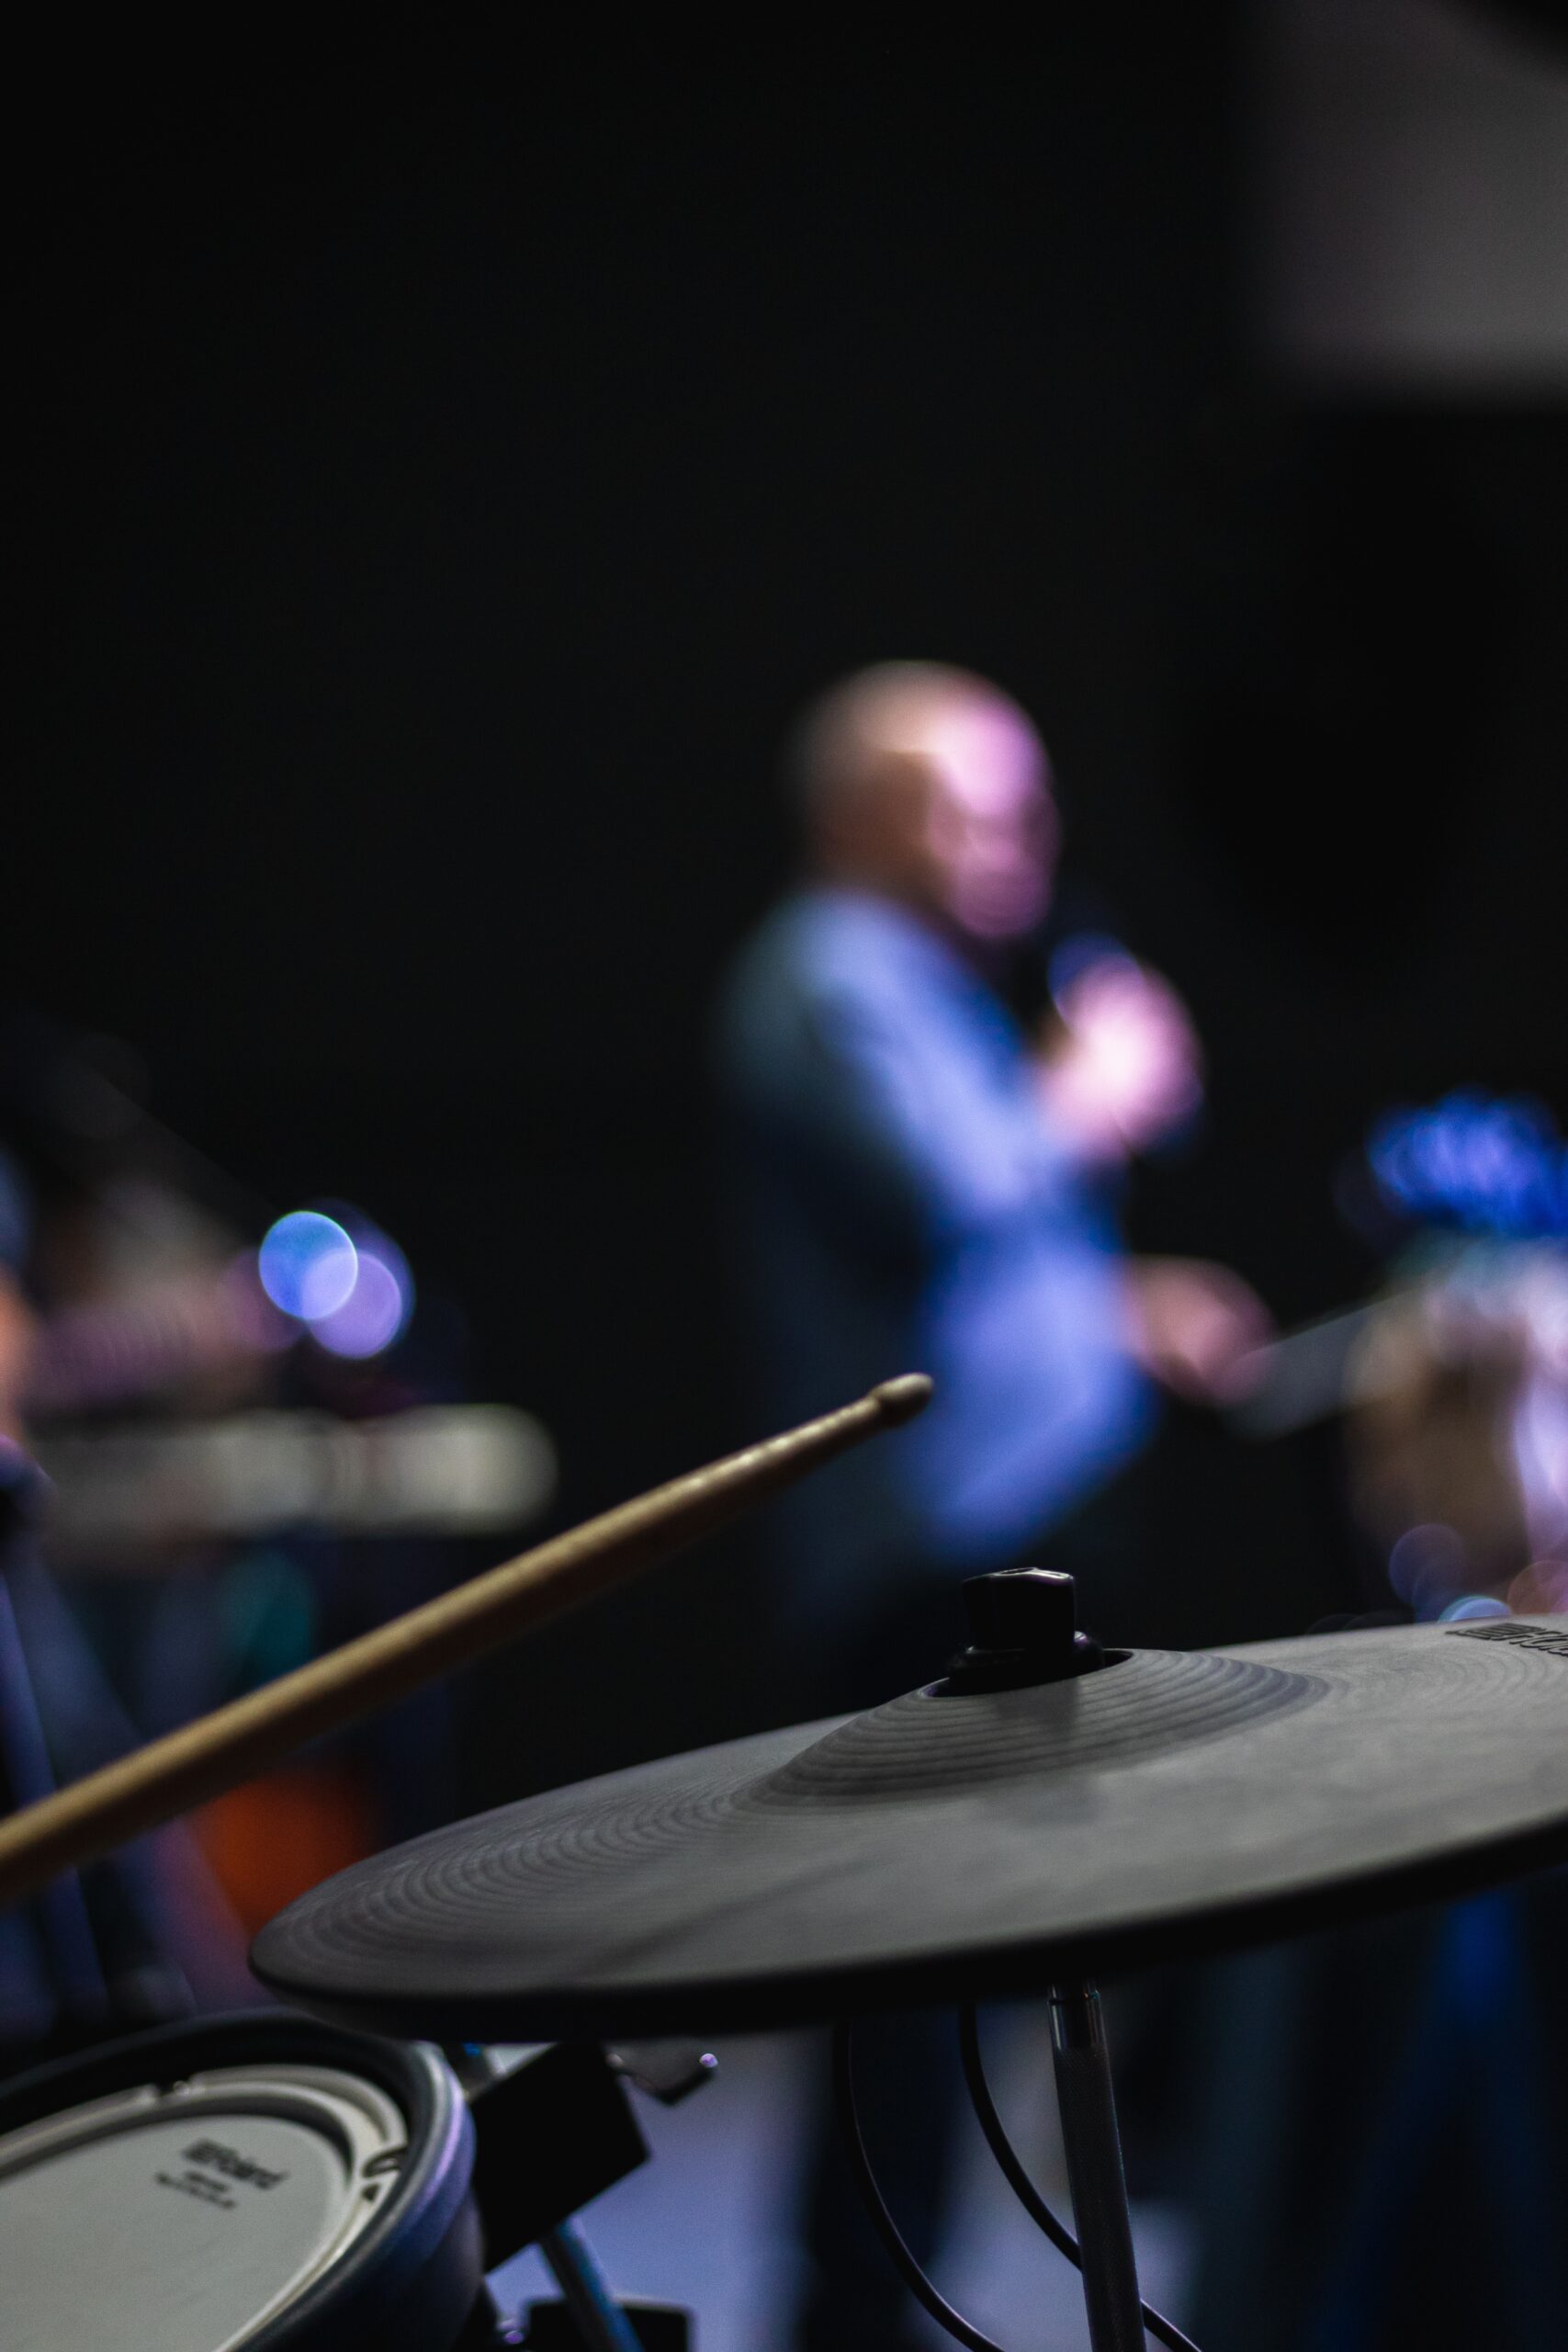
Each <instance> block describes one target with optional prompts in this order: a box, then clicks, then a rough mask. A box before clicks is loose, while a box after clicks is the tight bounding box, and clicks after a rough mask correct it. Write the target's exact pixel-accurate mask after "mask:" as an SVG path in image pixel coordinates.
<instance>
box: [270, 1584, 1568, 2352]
mask: <svg viewBox="0 0 1568 2352" xmlns="http://www.w3.org/2000/svg"><path fill="white" fill-rule="evenodd" d="M1070 1593H1071V1588H1070V1585H1068V1584H1067V1583H1066V1579H1062V1580H1058V1579H1056V1578H1055V1577H1048V1576H1045V1575H1043V1574H1042V1573H1040V1572H1034V1573H1033V1574H1032V1575H1030V1574H1024V1575H1020V1574H1016V1573H1015V1574H1012V1575H1009V1576H1005V1577H996V1578H985V1579H979V1580H975V1581H974V1582H973V1583H972V1586H971V1587H970V1588H966V1591H965V1599H966V1602H967V1604H968V1608H969V1613H970V1632H971V1637H972V1638H971V1642H970V1645H969V1648H968V1650H967V1651H966V1652H964V1653H963V1654H962V1655H961V1657H960V1658H959V1659H958V1660H956V1661H955V1662H954V1665H953V1668H951V1669H950V1671H949V1672H948V1673H947V1674H946V1675H944V1676H939V1678H938V1679H936V1680H934V1681H933V1682H931V1683H929V1684H927V1685H925V1686H924V1687H923V1688H922V1689H920V1690H918V1691H909V1692H908V1693H906V1694H905V1695H904V1696H903V1697H901V1698H896V1699H893V1700H890V1701H889V1702H887V1703H886V1704H885V1705H883V1706H880V1707H876V1708H874V1709H872V1710H871V1711H870V1713H866V1714H863V1715H858V1716H850V1717H845V1718H836V1719H831V1720H829V1721H828V1722H825V1723H817V1724H803V1725H798V1726H796V1727H795V1728H794V1729H792V1730H788V1731H781V1732H765V1733H762V1734H760V1735H757V1736H753V1737H750V1738H748V1739H741V1740H737V1741H731V1742H728V1743H727V1744H725V1745H723V1746H721V1747H714V1748H709V1749H705V1750H703V1751H700V1752H699V1753H697V1754H695V1755H691V1756H684V1757H673V1758H667V1759H665V1760H663V1761H662V1762H660V1763H654V1764H649V1765H643V1766H639V1767H637V1768H636V1769H635V1770H631V1771H626V1772H617V1773H613V1774H610V1775H607V1776H605V1777H604V1778H603V1779H600V1780H597V1781H589V1782H587V1783H585V1784H583V1785H582V1786H581V1787H580V1788H576V1789H567V1790H559V1791H556V1792H552V1793H550V1794H548V1795H545V1796H539V1797H533V1798H529V1799H526V1800H525V1801H524V1802H523V1803H521V1804H513V1805H508V1806H503V1807H502V1808H501V1809H500V1810H499V1811H497V1812H495V1813H491V1814H489V1815H484V1816H482V1817H481V1818H480V1819H479V1820H477V1821H472V1822H468V1823H457V1824H455V1825H453V1826H451V1827H449V1828H446V1829H443V1830H437V1831H434V1832H433V1833H431V1834H430V1835H428V1836H427V1837H425V1838H418V1839H415V1840H413V1841H412V1843H411V1844H409V1845H406V1846H403V1847H401V1848H399V1849H395V1850H394V1851H393V1852H391V1853H389V1854H385V1855H381V1856H379V1857H378V1858H376V1859H374V1860H370V1861H367V1862H363V1863H359V1864H357V1865H355V1867H354V1868H353V1869H351V1870H349V1871H345V1872H344V1873H343V1874H342V1875H341V1876H340V1877H339V1878H337V1879H335V1880H333V1881H330V1882H328V1883H327V1884H325V1885H324V1886H321V1887H318V1888H317V1889H315V1890H314V1891H313V1892H312V1893H311V1894H307V1895H305V1896H303V1897H301V1898H300V1900H299V1902H298V1903H296V1904H294V1905H292V1906H291V1907H290V1908H289V1909H288V1911H286V1912H284V1913H283V1914H281V1915H280V1917H278V1918H276V1919H275V1920H274V1921H273V1922H272V1923H271V1924H270V1926H268V1927H267V1928H265V1929H264V1930H263V1932H262V1934H261V1936H260V1937H259V1938H258V1939H257V1941H256V1944H255V1946H254V1951H253V1964H254V1967H255V1968H256V1970H257V1972H258V1973H259V1974H261V1975H262V1977H263V1978H264V1980H265V1981H266V1982H268V1983H269V1984H271V1985H273V1986H274V1987H275V1989H276V1990H278V1991H279V1992H281V1993H283V1994H285V1995H287V1996H288V1997H289V1998H291V1999H295V2000H299V2001H300V2002H301V2003H302V2004H304V2005H305V2006H306V2007H309V2008H310V2009H312V2010H314V2011H316V2012H317V2013H319V2014H321V2015H324V2016H329V2017H333V2018H342V2019H344V2020H345V2021H353V2020H358V2021H360V2022H374V2023H375V2024H377V2025H378V2026H379V2027H380V2028H382V2029H383V2030H395V2031H400V2032H405V2033H415V2032H422V2031H423V2032H426V2033H431V2032H435V2033H441V2034H444V2035H446V2036H447V2037H449V2038H454V2039H455V2038H457V2037H458V2036H466V2037H469V2038H474V2039H497V2040H500V2039H505V2038H507V2037H521V2036H523V2035H525V2034H530V2033H532V2034H543V2033H564V2034H567V2035H576V2036H582V2035H590V2034H592V2035H597V2036H609V2037H612V2038H614V2037H615V2036H617V2035H634V2036H635V2035H638V2034H660V2033H671V2034H672V2033H679V2032H682V2031H689V2030H692V2028H693V2027H694V2026H695V2025H696V2024H697V2023H698V2022H699V2020H700V2021H702V2022H704V2023H705V2024H707V2025H708V2026H710V2027H711V2028H712V2029H713V2030H718V2031H760V2030H770V2029H773V2028H781V2027H784V2026H795V2025H804V2024H809V2023H832V2022H834V2021H835V2020H838V2021H841V2020H843V2019H844V2018H852V2016H854V2015H856V2014H860V2013H864V2012H868V2011H874V2010H877V2009H881V2008H886V2007H897V2006H900V2005H904V2004H913V2003H919V2004H922V2005H924V2004H933V2003H939V2002H942V2001H952V2002H953V2003H955V2004H962V2005H968V2004H973V2003H974V2002H975V2001H976V2000H978V1999H984V1998H989V1997H996V1996H1010V1995H1013V1996H1017V1995H1022V1996H1028V1995H1030V1994H1035V1995H1038V1994H1041V1993H1044V1994H1045V1995H1046V1996H1047V1997H1048V1998H1049V2000H1050V2003H1051V2014H1052V2028H1053V2064H1054V2070H1055V2080H1056V2091H1057V2099H1058V2105H1059V2109H1060V2112H1061V2119H1062V2130H1063V2140H1064V2144H1065V2147H1066V2154H1067V2162H1068V2172H1069V2179H1070V2181H1071V2185H1072V2188H1073V2196H1074V2208H1075V2212H1076V2214H1077V2223H1078V2230H1079V2233H1080V2234H1079V2239H1078V2241H1077V2242H1076V2243H1075V2242H1074V2241H1073V2240H1072V2237H1071V2233H1069V2232H1067V2231H1066V2229H1065V2228H1064V2227H1063V2226H1062V2224H1061V2223H1060V2222H1056V2220H1055V2216H1054V2215H1051V2214H1050V2213H1049V2209H1048V2208H1046V2207H1044V2205H1043V2200H1042V2199H1040V2198H1039V2196H1038V2192H1037V2191H1035V2190H1034V2189H1033V2188H1032V2184H1031V2183H1029V2182H1028V2179H1027V2176H1026V2175H1024V2174H1023V2172H1022V2168H1021V2165H1018V2163H1017V2159H1016V2157H1015V2156H1013V2155H1012V2154H1011V2151H1010V2148H1009V2150H1008V2158H1009V2161H1008V2162H1004V2164H1003V2169H1004V2172H1005V2173H1006V2174H1007V2177H1008V2178H1009V2180H1010V2183H1011V2185H1012V2187H1013V2188H1014V2189H1015V2191H1016V2193H1018V2194H1019V2195H1020V2197H1021V2199H1022V2201H1023V2202H1024V2204H1025V2206H1026V2208H1027V2209H1028V2210H1029V2211H1031V2212H1032V2214H1033V2215H1034V2218H1035V2219H1036V2220H1037V2221H1038V2222H1040V2223H1041V2226H1042V2227H1043V2228H1045V2229H1046V2233H1047V2234H1048V2235H1052V2236H1054V2237H1055V2242H1056V2243H1057V2244H1058V2245H1062V2246H1063V2248H1064V2250H1065V2251H1069V2252H1071V2253H1073V2254H1074V2255H1076V2256H1077V2258H1078V2259H1079V2260H1080V2264H1081V2267H1082V2270H1083V2274H1084V2287H1085V2299H1086V2306H1087V2309H1088V2312H1089V2329H1090V2340H1091V2343H1092V2344H1093V2346H1094V2347H1095V2352H1132V2348H1133V2347H1141V2346H1143V2344H1144V2341H1145V2329H1147V2330H1148V2331H1149V2332H1151V2333H1153V2334H1155V2335H1157V2336H1158V2337H1159V2338H1160V2340H1162V2341H1163V2342H1165V2343H1166V2344H1168V2345H1174V2346H1182V2345H1184V2344H1185V2343H1186V2341H1187V2339H1185V2338H1184V2337H1183V2336H1182V2335H1181V2334H1180V2332H1179V2330H1178V2329H1176V2328H1174V2327H1173V2326H1172V2325H1171V2324H1170V2323H1168V2322H1163V2321H1161V2320H1160V2319H1159V2317H1158V2315H1157V2314H1156V2313H1155V2312H1151V2311H1146V2310H1145V2309H1144V2307H1143V2306H1142V2305H1141V2302H1140V2299H1139V2294H1138V2287H1137V2278H1136V2269H1135V2265H1134V2257H1133V2248H1132V2240H1131V2233H1130V2230H1129V2227H1128V2222H1127V2210H1126V2193H1125V2187H1124V2183H1123V2181H1122V2168H1121V2158H1120V2154H1119V2148H1118V2141H1117V2132H1116V2121H1115V2111H1114V2103H1113V2099H1112V2095H1111V2076H1110V2069H1109V2064H1108V2060H1107V2054H1106V2049H1105V2042H1104V2037H1103V2031H1102V2029H1101V2025H1100V2014H1099V2004H1098V1999H1097V1996H1096V1993H1095V1989H1094V1987H1095V1980H1096V1979H1097V1978H1098V1977H1099V1976H1100V1975H1101V1974H1103V1973H1105V1972H1107V1971H1113V1970H1116V1969H1119V1968H1123V1967H1131V1966H1134V1965H1137V1964H1141V1963H1143V1962H1150V1961H1156V1960H1163V1959H1168V1958H1177V1957H1183V1956H1188V1955H1200V1954H1206V1953H1212V1952H1218V1951H1231V1950H1235V1949H1238V1948H1242V1947H1245V1946H1247V1945H1248V1944H1251V1943H1256V1942H1263V1941H1267V1940H1269V1939H1273V1938H1275V1937H1278V1936H1280V1935H1281V1934H1286V1933H1290V1932H1292V1931H1293V1930H1297V1929H1303V1928H1313V1927H1317V1926H1322V1925H1328V1924H1334V1923H1337V1922H1338V1921H1341V1920H1348V1919H1351V1918H1356V1917H1366V1916H1369V1915H1371V1914H1373V1913H1376V1912H1378V1911H1380V1910H1383V1909H1387V1908H1391V1907H1393V1906H1395V1905H1399V1904H1402V1903H1405V1902H1411V1901H1418V1900H1426V1899H1428V1898H1431V1897H1437V1896H1445V1895H1461V1894H1469V1893H1472V1892H1477V1891H1479V1890H1481V1889H1483V1888H1484V1887H1486V1886H1490V1885H1494V1884H1496V1883H1500V1882H1502V1881H1504V1880H1506V1879H1508V1878H1510V1877H1513V1876H1516V1875H1517V1874H1518V1873H1519V1872H1520V1871H1524V1870H1526V1869H1529V1868H1531V1867H1533V1866H1535V1865H1537V1864H1543V1863H1549V1862H1553V1861H1557V1860H1562V1859H1563V1858H1564V1857H1565V1856H1568V1619H1562V1618H1558V1619H1551V1618H1542V1619H1539V1620H1521V1619H1508V1620H1506V1621H1502V1622H1493V1623H1478V1624H1463V1623H1456V1624H1452V1625H1425V1626H1395V1627H1386V1628H1382V1629H1378V1630H1375V1631H1367V1632H1361V1633H1356V1634H1331V1635H1320V1636H1308V1637H1306V1638H1304V1639H1299V1640H1287V1641H1274V1642H1266V1643H1254V1644H1249V1645H1243V1646H1241V1647H1238V1648H1235V1649H1231V1650H1224V1651H1218V1652H1213V1653H1201V1652H1194V1653H1180V1654H1178V1653H1162V1652H1158V1651H1142V1650H1128V1651H1120V1652H1109V1653H1101V1654H1100V1657H1099V1658H1098V1661H1097V1660H1096V1659H1095V1658H1094V1657H1093V1654H1092V1652H1090V1651H1089V1649H1088V1648H1087V1646H1086V1647H1080V1646H1079V1639H1078V1636H1077V1629H1076V1626H1075V1625H1074V1624H1073V1623H1072V1620H1071V1616H1070V1614H1069V1612H1068V1611H1067V1610H1066V1607H1065V1605H1064V1604H1065V1602H1066V1600H1068V1599H1070ZM967 2034H968V2036H969V2037H970V2038H971V2040H972V2037H973V2027H972V2025H971V2026H970V2027H969V2028H968V2029H967ZM839 2053H840V2059H839V2079H840V2109H841V2110H842V2111H843V2112H844V2113H845V2116H846V2119H847V2121H848V2123H849V2125H850V2131H849V2137H850V2141H851V2154H852V2157H853V2154H854V2143H855V2137H856V2131H855V2127H854V2123H853V2116H852V2084H851V2082H850V2079H849V2033H848V2030H846V2029H845V2028H844V2027H843V2026H842V2024H841V2022H840V2030H839ZM966 2072H967V2073H968V2075H969V2077H970V2084H971V2090H972V2093H975V2094H976V2108H977V2110H978V2111H979V2113H980V2118H981V2121H982V2124H983V2125H984V2124H986V2123H987V2113H988V2114H989V2117H990V2122H991V2127H992V2128H990V2129H988V2130H987V2138H988V2139H989V2140H990V2142H991V2144H992V2147H993V2151H994V2153H996V2154H998V2159H1000V2157H1001V2153H1002V2149H1003V2147H1004V2146H1006V2144H1007V2143H1006V2139H1005V2134H1004V2133H1002V2131H1001V2127H1000V2124H999V2120H998V2119H996V2117H995V2110H994V2107H992V2106H990V2105H989V2102H988V2094H984V2096H981V2094H982V2093H984V2077H983V2074H982V2073H981V2072H980V2069H979V2065H978V2050H977V2044H976V2045H974V2047H973V2049H972V2051H971V2053H970V2064H969V2065H968V2066H967V2068H966ZM858 2170H859V2173H860V2177H861V2179H862V2185H863V2187H867V2186H868V2185H869V2188H870V2201H871V2203H872V2208H873V2212H874V2216H875V2215H876V2214H877V2211H878V2209H879V2206H880V2199H879V2198H878V2197H877V2194H876V2191H875V2187H874V2182H872V2181H870V2176H869V2166H866V2165H864V2163H863V2161H862V2164H861V2165H860V2166H859V2167H858ZM1026 2192H1027V2193H1026ZM1043 2217H1044V2218H1043ZM878 2225H879V2227H881V2228H882V2229H883V2234H884V2236H885V2239H886V2241H887V2242H888V2244H889V2245H890V2248H891V2247H892V2246H893V2239H894V2235H895V2234H896V2232H894V2230H893V2225H892V2223H891V2221H890V2217H888V2216H887V2215H886V2212H885V2211H883V2212H882V2215H881V2220H880V2221H879V2224H878ZM905 2259H906V2261H907V2260H908V2256H906V2257H905ZM901 2267H902V2266H901ZM910 2267H911V2268H912V2267H913V2266H912V2264H911V2265H910ZM917 2275H918V2274H917ZM906 2278H909V2272H908V2270H906ZM909 2283H910V2284H911V2285H914V2283H915V2281H914V2279H913V2278H909ZM928 2283H929V2282H924V2281H922V2282H921V2284H922V2286H924V2285H926V2284H928ZM931 2296H932V2297H934V2296H935V2290H934V2289H933V2290H931ZM922 2300H927V2299H926V2298H925V2297H922ZM939 2304H941V2299H940V2298H936V2299H935V2301H934V2302H933V2301H931V2300H927V2308H928V2309H929V2310H933V2311H937V2306H938V2305H939ZM938 2315H939V2316H941V2317H942V2321H943V2324H947V2325H950V2326H953V2332H954V2333H956V2334H957V2335H958V2337H959V2340H960V2341H961V2342H964V2343H966V2344H969V2345H971V2346H976V2347H977V2352H992V2348H991V2347H989V2346H987V2342H986V2339H985V2338H984V2337H983V2336H982V2335H980V2333H979V2331H978V2330H976V2329H973V2328H971V2327H970V2326H969V2324H968V2323H967V2322H965V2321H963V2320H961V2319H959V2317H958V2315H957V2314H956V2313H953V2312H951V2311H950V2310H949V2308H948V2307H947V2306H946V2305H945V2304H941V2308H940V2312H938ZM954 2323H956V2325H955V2326H954V2325H953V2324H954Z"/></svg>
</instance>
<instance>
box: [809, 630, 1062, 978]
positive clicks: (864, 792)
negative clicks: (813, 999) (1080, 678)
mask: <svg viewBox="0 0 1568 2352" xmlns="http://www.w3.org/2000/svg"><path fill="white" fill-rule="evenodd" d="M795 770H796V775H797V779H798V783H799V786H800V790H801V794H802V797H803V799H804V802H805V809H806V819H807V831H808V834H809V838H810V843H811V849H812V854H813V857H814V859H815V862H816V865H817V866H818V871H819V872H820V873H821V874H822V875H824V876H825V877H826V878H827V879H829V880H830V881H836V882H840V883H843V884H846V885H848V886H850V887H852V888H859V889H865V890H871V891H874V892H875V893H876V894H877V895H878V896H880V897H884V898H889V899H896V900H897V901H898V902H899V903H900V904H902V905H906V906H908V907H910V908H912V909H913V910H915V911H916V912H917V913H919V914H923V915H925V916H926V917H927V918H928V919H930V920H933V921H936V922H941V923H942V925H943V926H945V927H949V928H953V929H956V930H957V931H959V932H961V933H965V934H967V935H968V936H970V937H972V938H976V939H1005V938H1010V937H1012V936H1014V935H1015V934H1016V933H1019V932H1021V931H1026V930H1027V929H1028V928H1029V927H1030V925H1031V924H1032V923H1033V922H1037V921H1038V919H1039V917H1040V916H1041V914H1042V913H1043V910H1044V907H1045V903H1046V899H1047V898H1048V896H1049V892H1050V882H1051V872H1052V866H1053V863H1054V858H1055V841H1056V819H1055V808H1054V805H1053V803H1052V800H1051V796H1050V769H1049V765H1048V763H1047V761H1046V757H1045V752H1044V747H1043V744H1042V742H1041V741H1040V738H1039V736H1038V735H1037V734H1036V733H1035V731H1034V729H1033V727H1032V725H1031V723H1030V721H1029V719H1028V718H1027V717H1026V716H1025V714H1024V713H1023V712H1022V711H1021V709H1020V708H1019V707H1018V705H1017V704H1016V703H1015V702H1013V701H1012V700H1011V699H1010V697H1009V696H1008V695H1004V694H1003V693H1002V691H1001V689H1000V688H999V687H998V686H993V685H991V684H988V683H987V680H986V679H984V678H978V677H976V676H975V675H974V674H973V673H971V672H969V671H966V670H953V669H948V668H945V667H943V666H942V665H940V664H938V663H935V662H883V663H881V664H879V665H878V666H877V667H876V668H875V669H874V670H862V671H860V672H858V673H856V675H855V676H853V677H852V678H846V679H845V680H844V681H843V682H842V683H841V684H839V685H837V686H834V687H832V688H831V689H830V690H829V693H827V694H826V695H823V696H822V698H821V700H820V701H818V702H817V703H816V704H814V705H813V706H812V707H811V709H810V710H809V711H808V712H807V715H806V718H805V719H804V720H803V722H802V724H801V727H800V730H799V733H798V735H797V737H796V739H795Z"/></svg>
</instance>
